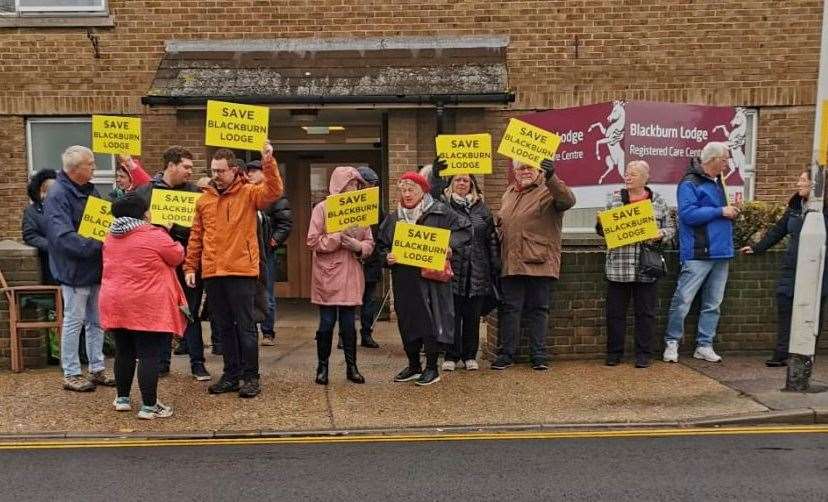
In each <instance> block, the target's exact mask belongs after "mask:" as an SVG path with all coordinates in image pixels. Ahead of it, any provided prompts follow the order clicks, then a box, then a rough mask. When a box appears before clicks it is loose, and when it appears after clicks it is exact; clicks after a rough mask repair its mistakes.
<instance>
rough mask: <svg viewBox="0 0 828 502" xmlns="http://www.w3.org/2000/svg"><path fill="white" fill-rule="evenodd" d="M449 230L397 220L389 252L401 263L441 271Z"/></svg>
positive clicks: (447, 246)
mask: <svg viewBox="0 0 828 502" xmlns="http://www.w3.org/2000/svg"><path fill="white" fill-rule="evenodd" d="M450 237H451V230H448V229H445V228H435V227H427V226H424V225H414V224H413V223H406V222H404V221H398V222H397V226H396V228H395V229H394V244H393V246H391V252H392V253H393V254H394V257H395V258H396V259H397V263H399V264H401V265H411V266H412V267H420V268H430V269H432V270H439V271H442V270H443V267H444V266H445V264H446V255H447V254H448V249H449V238H450Z"/></svg>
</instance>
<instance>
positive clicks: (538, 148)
mask: <svg viewBox="0 0 828 502" xmlns="http://www.w3.org/2000/svg"><path fill="white" fill-rule="evenodd" d="M560 144H561V137H560V136H558V135H557V134H555V133H553V132H549V131H545V130H543V129H541V128H540V127H536V126H533V125H531V124H527V123H526V122H523V121H522V120H518V119H510V120H509V125H508V126H507V127H506V132H505V133H503V139H502V140H501V141H500V146H498V147H497V153H499V154H501V155H504V156H506V157H509V158H510V159H513V160H517V161H518V162H521V163H522V164H526V165H529V166H532V167H535V168H539V167H540V165H541V162H542V161H543V160H544V159H554V158H555V152H557V151H558V146H560Z"/></svg>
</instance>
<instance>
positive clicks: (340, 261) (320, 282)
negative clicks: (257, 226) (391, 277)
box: [307, 166, 374, 306]
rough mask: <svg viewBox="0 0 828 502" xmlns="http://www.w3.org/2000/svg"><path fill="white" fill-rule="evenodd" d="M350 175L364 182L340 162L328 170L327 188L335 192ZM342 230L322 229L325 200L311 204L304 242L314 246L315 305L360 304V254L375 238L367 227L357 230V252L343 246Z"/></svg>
mask: <svg viewBox="0 0 828 502" xmlns="http://www.w3.org/2000/svg"><path fill="white" fill-rule="evenodd" d="M352 179H358V180H359V181H360V182H361V183H362V184H363V185H364V184H365V182H364V181H363V180H362V177H360V175H359V172H358V171H357V170H356V169H354V168H353V167H350V166H340V167H337V168H336V169H334V172H333V174H331V181H330V186H329V191H330V193H331V194H338V193H340V192H341V191H342V189H343V188H344V187H345V185H347V184H348V182H349V181H351V180H352ZM340 237H341V234H340V233H339V232H334V233H332V234H329V233H326V232H325V201H324V200H323V201H322V202H320V203H319V204H317V205H316V206H315V207H314V208H313V212H312V213H311V220H310V228H308V238H307V245H308V247H309V248H311V249H312V250H313V268H312V272H311V274H312V275H311V303H313V304H315V305H342V306H353V305H362V293H363V291H364V290H365V278H364V277H363V275H362V264H361V263H360V261H359V258H361V257H363V256H370V255H371V252H373V250H374V238H373V237H372V236H371V229H370V228H360V229H358V230H357V234H356V236H355V238H356V239H357V240H358V241H360V244H361V245H362V252H361V253H359V254H357V253H354V252H353V251H351V250H350V249H348V248H347V247H343V246H342V245H341V241H340Z"/></svg>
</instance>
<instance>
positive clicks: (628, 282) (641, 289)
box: [596, 160, 676, 368]
mask: <svg viewBox="0 0 828 502" xmlns="http://www.w3.org/2000/svg"><path fill="white" fill-rule="evenodd" d="M649 178H650V166H649V165H648V164H647V163H646V162H644V161H643V160H634V161H632V162H630V163H629V164H627V169H626V171H625V172H624V188H622V189H621V190H617V191H615V192H612V193H610V194H609V197H608V200H607V209H614V208H617V207H620V206H623V205H626V204H632V203H635V202H640V201H644V200H649V201H650V202H651V203H652V205H653V213H654V215H655V220H656V225H658V237H655V238H654V239H652V240H651V241H649V242H647V243H636V244H629V245H626V246H621V247H617V248H614V249H610V250H608V251H607V256H606V263H605V266H604V271H605V274H606V277H607V300H606V320H607V366H616V365H618V364H619V363H620V362H621V359H622V357H623V356H624V338H625V335H626V331H627V307H628V305H629V303H630V298H632V299H633V305H634V307H633V312H634V315H635V367H636V368H647V367H648V366H650V358H651V357H652V342H653V329H654V328H655V315H656V306H657V305H656V283H657V281H658V277H653V276H651V275H648V274H647V273H646V271H644V270H642V267H641V261H642V260H641V256H642V253H644V252H646V248H647V246H651V245H654V244H660V243H662V242H667V241H669V240H670V239H672V238H673V237H674V236H675V234H676V225H675V222H674V221H673V219H672V218H670V215H669V212H668V211H669V210H668V208H667V203H666V202H665V201H664V199H663V198H662V197H661V196H660V195H659V194H658V193H656V192H654V191H652V190H651V189H650V187H648V186H647V180H648V179H649ZM596 230H597V232H598V234H600V235H604V231H603V228H602V227H601V223H600V222H599V223H598V224H597V225H596Z"/></svg>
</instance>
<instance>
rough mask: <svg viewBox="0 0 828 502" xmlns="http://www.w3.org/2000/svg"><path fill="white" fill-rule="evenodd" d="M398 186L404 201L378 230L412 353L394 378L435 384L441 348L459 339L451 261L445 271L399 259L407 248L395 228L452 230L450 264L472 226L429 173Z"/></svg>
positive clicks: (399, 321) (403, 178) (412, 174)
mask: <svg viewBox="0 0 828 502" xmlns="http://www.w3.org/2000/svg"><path fill="white" fill-rule="evenodd" d="M397 186H398V188H399V206H398V208H397V210H396V211H393V212H391V213H389V214H388V216H386V217H385V220H384V221H383V222H382V225H381V226H380V230H379V234H378V239H379V243H378V247H379V255H380V258H381V260H382V261H383V263H386V264H387V265H388V266H389V267H390V268H391V277H392V280H393V284H392V286H393V291H394V308H395V309H396V312H397V324H398V326H399V329H400V336H401V337H402V342H403V348H404V349H405V353H406V355H407V356H408V366H406V367H405V368H404V369H403V370H402V371H400V372H399V374H397V376H396V377H395V378H394V381H395V382H409V381H412V380H416V382H415V383H416V384H417V385H430V384H432V383H435V382H438V381H439V380H440V373H439V371H438V370H437V359H438V357H439V354H440V351H441V349H442V348H443V346H445V345H451V344H452V343H454V302H453V296H452V285H451V273H450V266H448V265H447V267H446V268H445V269H444V272H438V273H430V272H428V271H427V270H428V269H426V268H422V269H421V268H419V267H416V266H412V265H403V264H402V263H399V262H398V260H401V259H402V258H403V257H402V256H398V254H399V252H400V251H399V250H400V249H401V248H400V247H399V244H400V242H398V241H397V239H395V236H394V232H395V230H396V229H397V223H409V224H415V225H420V226H422V227H426V228H422V229H421V230H422V233H421V235H425V234H429V233H430V232H429V228H427V227H431V228H432V229H434V228H439V229H448V230H450V231H451V234H450V237H449V242H448V248H447V253H446V254H447V257H446V263H448V258H450V255H451V253H452V250H454V251H459V250H460V249H461V248H462V247H463V246H465V245H466V244H467V242H468V241H469V239H470V238H471V230H470V224H469V221H468V220H467V219H465V218H463V217H462V216H460V215H458V214H457V213H455V212H454V211H452V210H451V209H449V208H448V207H446V205H445V204H443V203H441V202H438V201H435V200H434V199H433V198H432V197H431V195H430V194H429V192H430V191H431V186H430V185H429V183H428V180H427V179H426V177H425V176H423V175H421V174H419V173H415V172H406V173H405V174H403V175H402V176H401V177H400V181H399V184H398V185H397ZM435 234H436V233H435ZM411 244H413V245H417V246H418V247H426V248H430V247H432V246H431V244H429V243H423V244H425V246H420V245H419V243H415V242H412V243H411ZM411 247H412V246H409V248H411ZM409 254H417V255H425V254H426V253H409ZM406 262H408V261H407V260H406ZM423 347H425V353H426V368H425V371H423V366H422V363H421V361H420V350H421V349H422V348H423Z"/></svg>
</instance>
